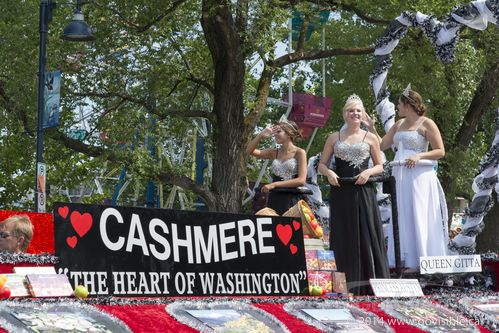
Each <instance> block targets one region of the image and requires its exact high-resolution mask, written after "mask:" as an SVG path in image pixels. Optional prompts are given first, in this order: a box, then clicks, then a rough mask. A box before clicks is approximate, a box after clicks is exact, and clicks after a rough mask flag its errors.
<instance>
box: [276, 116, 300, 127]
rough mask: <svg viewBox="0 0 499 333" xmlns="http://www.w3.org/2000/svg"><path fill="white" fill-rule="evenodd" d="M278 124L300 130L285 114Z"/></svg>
mask: <svg viewBox="0 0 499 333" xmlns="http://www.w3.org/2000/svg"><path fill="white" fill-rule="evenodd" d="M278 122H279V123H283V124H287V125H289V126H291V127H293V128H294V129H295V130H298V128H296V125H295V124H293V123H290V122H289V120H288V117H287V116H286V115H285V114H283V115H282V116H281V118H280V119H279V121H278Z"/></svg>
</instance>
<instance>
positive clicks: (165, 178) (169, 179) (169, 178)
mask: <svg viewBox="0 0 499 333" xmlns="http://www.w3.org/2000/svg"><path fill="white" fill-rule="evenodd" d="M159 180H160V181H161V182H162V183H165V184H171V185H176V186H179V187H181V188H184V189H186V190H189V191H192V192H194V193H196V194H198V195H199V196H200V197H201V198H203V201H204V203H205V204H206V206H207V208H208V211H215V210H216V204H215V203H216V198H215V196H214V194H213V193H212V192H211V191H209V190H208V189H206V188H205V187H204V186H200V185H197V184H196V183H195V182H194V181H193V180H192V179H190V178H189V177H186V176H183V175H176V174H174V173H171V172H167V171H160V173H159Z"/></svg>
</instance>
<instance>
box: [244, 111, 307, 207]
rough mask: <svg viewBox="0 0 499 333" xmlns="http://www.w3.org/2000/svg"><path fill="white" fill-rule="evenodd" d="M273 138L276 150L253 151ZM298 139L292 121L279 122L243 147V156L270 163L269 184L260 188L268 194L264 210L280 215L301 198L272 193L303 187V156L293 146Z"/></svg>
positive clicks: (304, 160) (303, 154)
mask: <svg viewBox="0 0 499 333" xmlns="http://www.w3.org/2000/svg"><path fill="white" fill-rule="evenodd" d="M272 136H273V137H274V138H275V140H276V143H277V144H279V145H280V148H278V149H276V148H267V149H263V150H260V149H257V147H258V145H259V144H260V141H262V140H264V139H268V138H270V137H272ZM300 137H301V134H300V132H299V130H298V126H297V125H296V123H294V122H293V121H288V120H286V121H282V122H279V123H277V124H276V125H274V126H272V127H267V128H265V129H264V130H263V131H262V132H260V133H259V134H258V135H257V136H256V137H255V138H254V139H253V140H251V141H250V142H249V144H248V147H247V148H246V153H247V154H250V155H253V156H255V157H258V158H263V159H269V160H272V164H271V169H272V174H273V178H272V183H270V184H266V185H264V186H263V187H262V192H264V193H269V198H268V201H267V207H269V208H272V209H274V210H275V211H276V212H277V213H278V214H279V215H282V214H283V213H284V212H286V211H287V210H288V209H289V208H291V207H292V206H294V205H295V204H296V203H297V202H298V201H299V200H300V199H303V198H302V195H300V194H298V193H296V192H293V191H279V192H277V191H272V190H273V189H274V188H276V187H280V188H296V187H299V186H303V185H304V184H305V180H306V177H307V154H306V152H305V150H303V149H302V148H300V147H298V146H296V145H295V142H296V140H298V139H299V138H300Z"/></svg>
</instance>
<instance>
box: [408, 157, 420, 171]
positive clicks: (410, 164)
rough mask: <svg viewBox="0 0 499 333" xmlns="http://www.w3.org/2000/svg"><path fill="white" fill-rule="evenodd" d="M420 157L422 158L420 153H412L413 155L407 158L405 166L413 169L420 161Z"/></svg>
mask: <svg viewBox="0 0 499 333" xmlns="http://www.w3.org/2000/svg"><path fill="white" fill-rule="evenodd" d="M420 159H421V157H419V154H416V155H412V156H411V157H409V158H407V159H406V160H405V166H406V167H407V168H409V169H412V168H414V167H415V166H416V164H417V163H418V161H419V160H420Z"/></svg>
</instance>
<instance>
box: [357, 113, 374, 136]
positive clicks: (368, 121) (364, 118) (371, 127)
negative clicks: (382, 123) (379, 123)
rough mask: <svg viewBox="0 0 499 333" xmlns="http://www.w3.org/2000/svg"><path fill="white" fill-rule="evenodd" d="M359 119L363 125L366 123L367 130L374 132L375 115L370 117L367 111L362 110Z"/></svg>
mask: <svg viewBox="0 0 499 333" xmlns="http://www.w3.org/2000/svg"><path fill="white" fill-rule="evenodd" d="M360 120H361V121H362V123H363V124H364V125H366V127H367V129H368V130H369V132H374V129H375V127H374V125H375V124H376V115H373V116H372V117H371V116H370V115H368V114H367V112H364V113H363V114H362V118H361V119H360Z"/></svg>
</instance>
